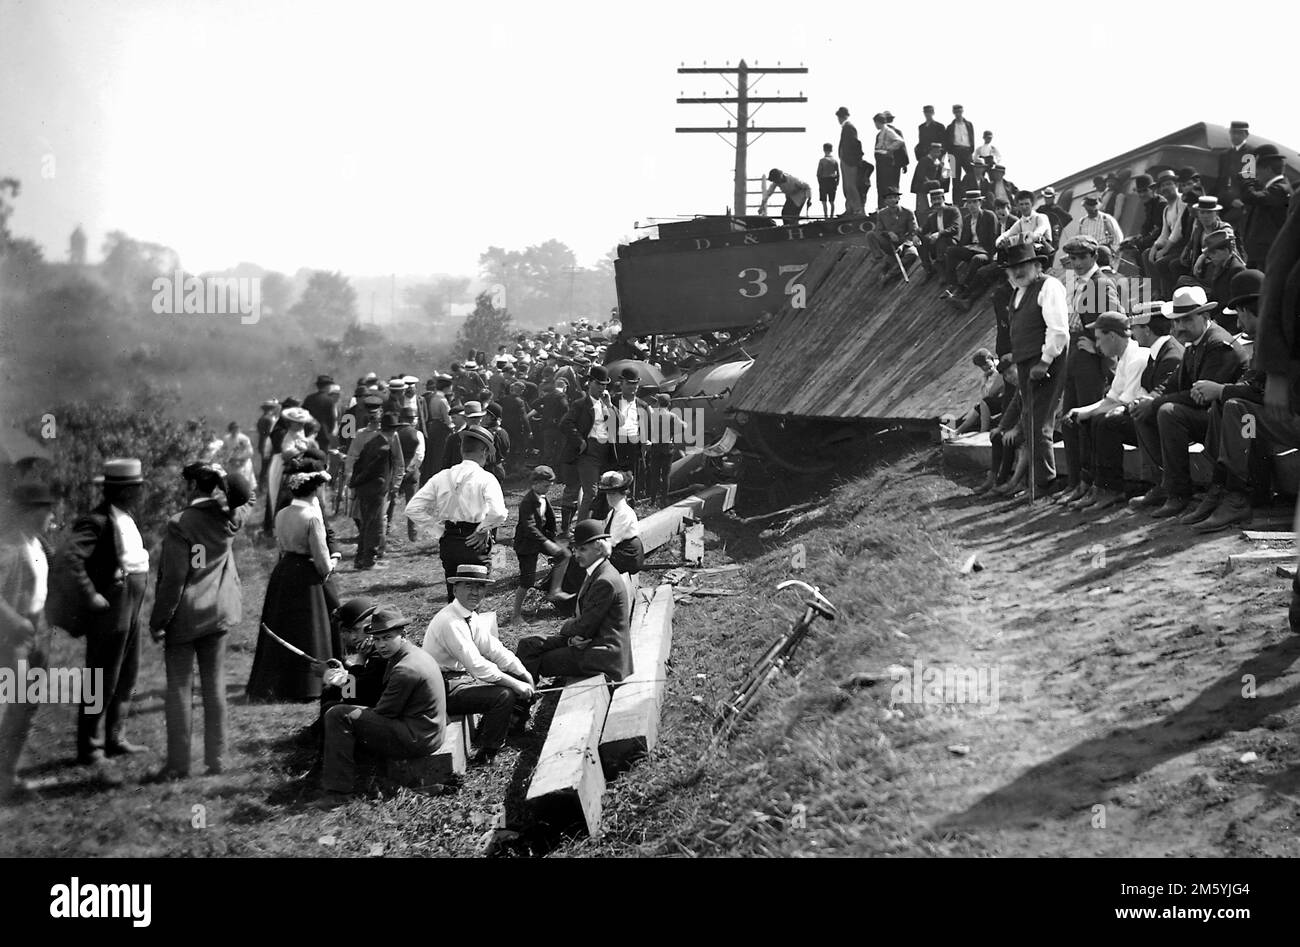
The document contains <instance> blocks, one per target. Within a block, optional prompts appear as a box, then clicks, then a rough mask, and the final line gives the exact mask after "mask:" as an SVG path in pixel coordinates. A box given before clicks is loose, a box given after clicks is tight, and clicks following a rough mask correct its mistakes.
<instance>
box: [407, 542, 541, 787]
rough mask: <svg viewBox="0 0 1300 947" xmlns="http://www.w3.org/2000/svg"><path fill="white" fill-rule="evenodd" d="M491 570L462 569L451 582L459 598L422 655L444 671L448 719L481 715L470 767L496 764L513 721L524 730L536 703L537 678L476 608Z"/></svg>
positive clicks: (433, 626) (437, 621) (429, 632)
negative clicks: (531, 709) (462, 715)
mask: <svg viewBox="0 0 1300 947" xmlns="http://www.w3.org/2000/svg"><path fill="white" fill-rule="evenodd" d="M490 578H491V575H490V569H489V567H488V566H478V565H467V564H463V565H460V566H458V567H457V569H456V573H455V575H453V576H451V583H452V588H453V590H454V591H455V598H454V599H453V600H452V601H450V602H448V603H447V604H446V605H444V606H443V607H442V610H441V611H439V612H438V614H436V615H434V616H433V620H432V621H430V622H429V626H428V628H426V629H425V632H424V650H425V652H427V653H428V654H429V656H430V657H432V658H433V659H434V661H436V662H437V664H438V667H439V668H440V669H441V671H442V680H443V686H444V688H445V689H446V692H447V713H448V714H449V715H452V716H456V715H461V714H482V715H483V716H482V719H481V720H480V722H479V727H478V735H477V737H476V739H475V742H476V743H477V744H478V751H477V752H476V753H475V754H474V758H473V759H472V760H471V761H470V765H484V764H489V763H491V762H492V759H493V757H495V756H496V754H497V753H498V752H500V750H501V747H502V746H503V745H504V744H505V742H506V734H507V732H508V730H509V729H510V726H511V720H512V718H516V729H517V730H521V729H522V727H523V725H524V724H526V722H527V719H528V704H529V702H531V700H532V698H533V678H532V676H531V675H530V674H529V673H528V672H527V671H526V670H524V666H523V664H521V663H520V661H519V659H518V658H517V657H515V655H514V654H513V653H512V652H511V651H510V649H509V648H507V647H506V646H505V645H504V644H502V643H501V639H500V638H498V637H497V636H496V634H495V631H496V628H495V624H496V622H495V616H493V615H480V614H479V612H478V607H479V605H480V604H482V602H483V595H484V592H485V591H486V590H487V585H488V582H489V581H490Z"/></svg>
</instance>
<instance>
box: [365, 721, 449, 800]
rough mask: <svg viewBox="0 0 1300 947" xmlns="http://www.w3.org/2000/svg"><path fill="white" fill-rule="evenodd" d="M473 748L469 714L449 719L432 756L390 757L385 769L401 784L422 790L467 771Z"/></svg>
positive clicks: (393, 779) (390, 777) (392, 778)
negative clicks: (399, 758) (412, 757)
mask: <svg viewBox="0 0 1300 947" xmlns="http://www.w3.org/2000/svg"><path fill="white" fill-rule="evenodd" d="M469 747H470V721H469V719H468V718H467V717H463V716H457V717H448V718H447V730H446V732H445V733H444V734H443V738H442V746H441V747H439V748H438V752H437V753H434V754H433V755H431V756H421V757H417V758H416V759H409V760H393V759H390V760H387V761H385V764H384V770H385V772H386V773H387V775H388V778H389V779H391V780H392V781H393V782H395V783H397V784H398V785H399V786H406V787H408V788H411V789H419V788H421V787H424V786H435V785H438V784H440V783H445V782H448V781H450V780H451V778H452V777H453V776H458V775H460V774H462V773H464V772H465V767H466V763H467V762H468V756H469Z"/></svg>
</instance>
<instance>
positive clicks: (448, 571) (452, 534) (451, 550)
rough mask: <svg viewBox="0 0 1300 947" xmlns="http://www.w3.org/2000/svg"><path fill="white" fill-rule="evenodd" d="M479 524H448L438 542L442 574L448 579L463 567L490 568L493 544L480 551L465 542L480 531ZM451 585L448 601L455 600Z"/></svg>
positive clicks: (489, 542)
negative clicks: (457, 569)
mask: <svg viewBox="0 0 1300 947" xmlns="http://www.w3.org/2000/svg"><path fill="white" fill-rule="evenodd" d="M478 526H479V524H478V523H446V524H444V527H445V531H444V532H443V534H442V538H441V539H439V540H438V558H439V559H441V560H442V573H443V575H444V576H446V577H450V576H453V575H455V574H456V567H457V566H463V565H472V566H490V565H491V563H492V542H491V540H490V539H489V540H488V545H487V548H486V549H484V550H482V551H480V550H478V549H472V548H470V546H469V544H467V543H466V542H465V540H466V539H467V538H468V537H469V535H470V534H471V533H473V532H474V531H475V530H477V529H478ZM455 597H456V596H455V595H454V594H453V592H452V587H451V583H450V582H448V583H447V601H449V602H450V601H452V600H453V599H455Z"/></svg>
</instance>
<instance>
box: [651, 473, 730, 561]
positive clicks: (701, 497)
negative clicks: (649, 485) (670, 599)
mask: <svg viewBox="0 0 1300 947" xmlns="http://www.w3.org/2000/svg"><path fill="white" fill-rule="evenodd" d="M735 503H736V485H735V484H734V483H719V484H715V485H714V486H712V487H707V488H706V489H704V490H701V491H699V492H698V493H696V494H695V495H693V496H689V497H686V498H685V499H684V500H678V501H677V502H676V503H674V504H673V505H672V506H666V507H664V508H663V509H662V510H656V511H655V512H653V513H651V514H650V515H649V516H647V517H646V518H645V519H643V520H642V521H641V522H640V524H639V526H638V528H639V530H640V533H641V545H642V547H643V548H644V549H645V551H646V554H647V555H649V554H650V553H652V552H654V551H655V550H656V549H659V548H660V547H662V546H666V545H667V544H668V543H669V542H671V541H672V538H673V537H674V536H678V535H680V534H681V533H682V532H683V531H684V530H685V529H686V526H687V525H688V524H686V522H685V521H686V520H688V519H689V520H701V519H704V518H705V517H706V516H717V515H718V514H720V513H724V512H726V511H727V510H729V509H731V508H732V507H733V506H734V505H735Z"/></svg>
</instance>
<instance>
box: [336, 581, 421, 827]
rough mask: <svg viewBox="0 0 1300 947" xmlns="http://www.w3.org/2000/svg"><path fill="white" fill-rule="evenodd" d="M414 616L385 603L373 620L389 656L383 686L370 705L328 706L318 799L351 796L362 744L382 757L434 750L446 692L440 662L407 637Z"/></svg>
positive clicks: (374, 636)
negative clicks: (411, 617)
mask: <svg viewBox="0 0 1300 947" xmlns="http://www.w3.org/2000/svg"><path fill="white" fill-rule="evenodd" d="M409 624H410V620H409V619H407V618H404V617H402V613H401V612H400V611H399V610H398V609H396V608H394V607H392V606H391V605H385V606H383V607H381V608H379V609H376V611H375V613H374V616H373V617H372V618H371V621H370V630H369V637H370V640H372V641H373V642H374V643H375V652H376V654H377V655H378V656H379V657H380V658H382V659H384V660H386V661H387V662H388V667H387V669H386V670H385V672H384V692H383V694H381V695H380V697H379V702H378V703H377V704H375V706H374V707H373V708H371V707H361V706H358V705H356V704H335V705H334V706H333V707H331V708H330V709H329V710H327V711H325V766H324V772H323V773H322V775H321V788H322V789H323V790H324V792H323V793H322V795H321V797H320V798H319V799H318V800H317V801H316V806H317V807H318V808H321V809H333V808H336V807H338V806H341V805H345V804H346V803H348V802H349V801H351V799H352V796H353V789H354V788H355V786H354V783H355V780H356V763H355V760H354V754H355V752H356V747H357V744H361V745H362V746H364V747H365V748H366V750H368V751H369V752H370V753H371V754H373V755H374V756H377V757H379V758H380V759H415V758H418V757H422V756H432V755H433V754H434V753H436V752H437V751H438V748H439V747H441V746H442V738H443V734H444V733H445V732H446V730H447V692H446V689H445V687H444V686H443V682H442V671H441V670H440V669H439V668H438V662H437V661H435V660H434V659H433V658H432V657H431V656H429V655H428V654H426V653H425V652H424V651H422V650H421V649H420V648H417V647H416V646H415V645H413V644H411V642H409V641H407V640H406V626H407V625H409Z"/></svg>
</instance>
